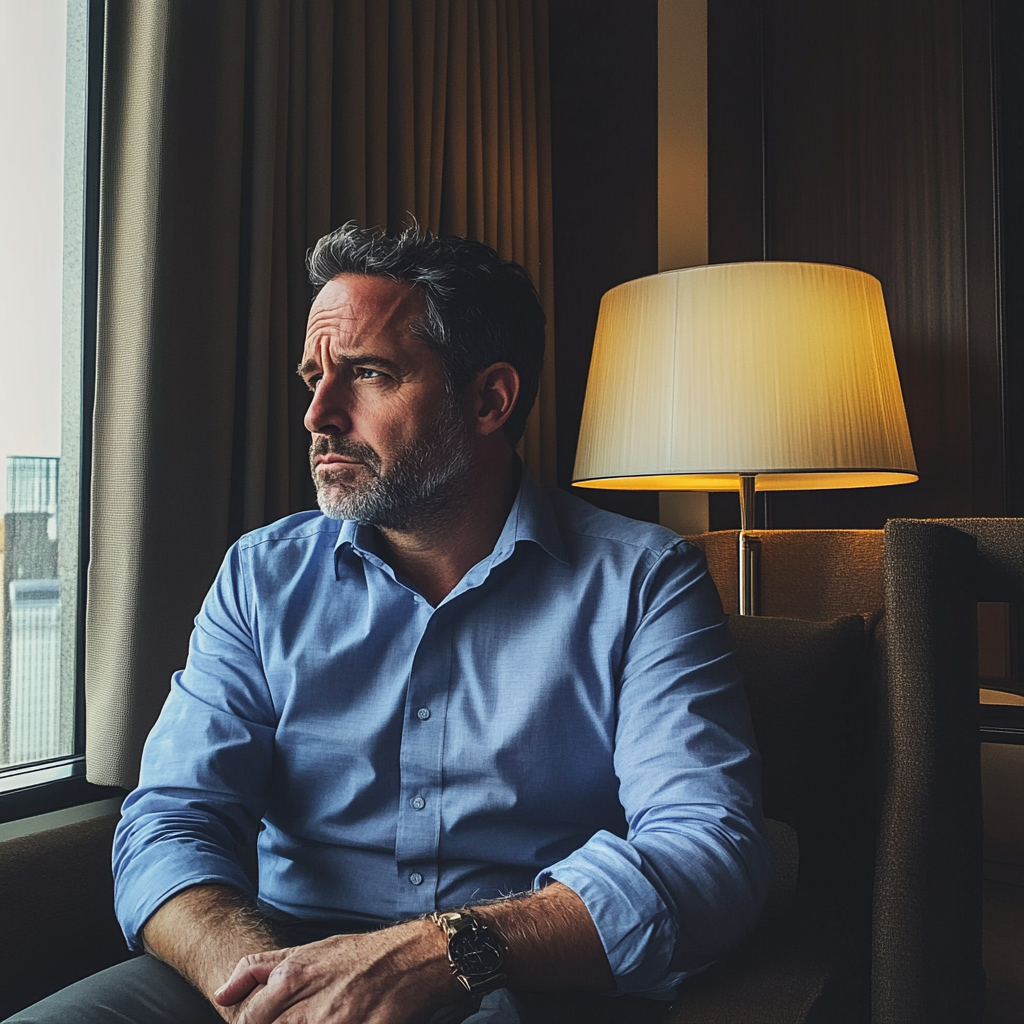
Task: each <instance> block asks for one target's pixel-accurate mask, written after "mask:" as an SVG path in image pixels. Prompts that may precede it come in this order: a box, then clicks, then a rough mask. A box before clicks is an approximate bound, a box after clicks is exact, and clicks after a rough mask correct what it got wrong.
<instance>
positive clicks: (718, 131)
mask: <svg viewBox="0 0 1024 1024" xmlns="http://www.w3.org/2000/svg"><path fill="white" fill-rule="evenodd" d="M991 28H992V26H991V10H990V4H989V2H988V0H905V2H901V3H891V2H889V0H835V2H830V3H827V4H823V3H820V2H819V0H716V3H714V4H709V14H708V47H709V54H708V65H709V71H708V74H709V89H708V93H709V97H708V103H709V141H708V146H709V166H710V174H709V179H710V180H709V258H710V261H711V262H713V263H721V262H730V261H733V260H747V259H761V258H768V259H776V260H807V261H815V262H823V263H838V264H842V265H846V266H852V267H857V268H859V269H861V270H865V271H867V272H868V273H871V274H874V275H875V276H876V277H878V278H879V279H880V281H881V282H882V288H883V292H884V294H885V299H886V305H887V308H888V312H889V320H890V326H891V329H892V334H893V344H894V347H895V351H896V361H897V364H898V366H899V371H900V378H901V381H902V385H903V393H904V399H905V402H906V406H907V415H908V419H909V421H910V430H911V435H912V437H913V441H914V448H915V451H916V454H917V460H918V468H919V471H920V474H921V480H920V481H919V482H918V483H916V484H911V485H906V486H898V487H885V488H871V489H860V490H852V491H822V492H790V493H779V494H774V495H772V496H771V499H770V502H771V504H770V525H772V526H774V527H776V528H799V527H880V526H882V525H883V524H884V522H885V520H886V519H887V518H890V517H893V516H920V517H929V516H969V515H1001V514H1004V513H1005V512H1006V511H1007V508H1008V500H1007V483H1008V478H1009V476H1010V475H1011V467H1010V465H1009V461H1008V460H1009V454H1008V450H1007V443H1006V440H1005V436H1006V418H1007V414H1008V407H1009V405H1011V404H1013V403H1019V401H1020V399H1019V398H1018V397H1017V395H1016V393H1015V392H1014V391H1013V389H1012V388H1011V386H1010V381H1009V380H1008V379H1007V377H1006V373H1005V370H1006V367H1005V358H1004V357H1005V352H1004V344H1003V337H1002V335H1001V330H1000V328H1001V315H1000V314H1001V306H1000V292H999V287H998V284H999V280H1000V278H999V273H998V271H999V262H998V249H997V241H998V239H997V231H996V225H997V223H998V221H997V217H996V214H997V212H998V211H997V208H996V193H995V165H994V161H993V153H994V147H993V143H994V120H993V93H994V85H995V84H996V80H995V78H994V76H993V62H992V35H991ZM735 516H736V513H735V499H732V496H714V498H713V502H712V527H713V528H715V527H724V526H727V525H732V523H733V520H734V518H735Z"/></svg>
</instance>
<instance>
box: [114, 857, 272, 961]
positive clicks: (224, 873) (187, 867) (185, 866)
mask: <svg viewBox="0 0 1024 1024" xmlns="http://www.w3.org/2000/svg"><path fill="white" fill-rule="evenodd" d="M114 874H115V896H114V903H115V911H116V913H117V919H118V921H120V923H121V930H122V931H123V932H124V936H125V938H126V939H127V940H128V946H129V947H130V948H131V949H133V950H141V949H142V948H143V945H142V935H141V933H142V928H143V926H144V925H145V923H146V922H147V921H148V920H149V919H150V917H151V916H152V915H153V914H154V913H156V911H157V910H158V909H159V908H160V907H161V906H163V904H164V903H166V902H167V901H168V900H169V899H170V898H171V897H172V896H174V895H176V894H177V893H179V892H181V891H182V890H183V889H188V888H190V887H191V886H193V885H230V886H232V887H233V888H235V889H240V890H241V891H242V892H244V893H246V894H248V895H250V896H254V895H255V894H254V892H253V886H252V882H250V881H249V879H248V877H247V876H246V874H245V872H244V871H243V870H242V867H241V865H240V864H239V863H238V861H236V860H234V859H233V858H231V857H229V856H228V855H227V854H225V853H224V852H223V851H221V850H216V849H214V848H212V847H211V845H210V844H209V843H208V842H202V841H198V840H197V841H194V842H188V841H182V840H174V841H170V842H156V843H152V844H151V845H149V847H148V848H147V849H145V850H138V849H136V850H133V851H132V856H131V859H130V862H129V865H128V870H126V871H124V872H119V871H118V864H117V859H116V858H115V863H114Z"/></svg>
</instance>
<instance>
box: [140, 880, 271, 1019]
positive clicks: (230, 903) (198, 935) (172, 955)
mask: <svg viewBox="0 0 1024 1024" xmlns="http://www.w3.org/2000/svg"><path fill="white" fill-rule="evenodd" d="M142 939H143V943H144V944H145V947H146V951H147V952H149V953H152V954H153V956H155V957H157V958H158V959H160V960H163V961H164V962H165V963H168V964H170V965H171V967H173V968H174V969H175V970H176V971H177V972H178V973H179V974H181V975H182V976H183V977H185V978H187V979H188V980H189V981H190V982H191V983H192V984H193V985H195V987H196V988H198V989H199V991H200V992H202V993H203V994H204V995H205V996H206V997H207V998H208V999H210V998H211V997H212V995H213V993H214V991H215V990H216V989H217V988H219V987H220V986H221V985H222V984H223V983H224V982H225V981H226V980H227V979H228V976H229V975H230V974H231V972H232V971H233V970H234V968H235V965H236V964H237V963H238V961H239V960H240V959H241V958H242V957H243V956H246V955H247V954H249V953H257V952H263V951H265V950H270V949H276V948H277V947H278V946H279V945H280V943H279V942H278V941H277V940H276V939H275V937H274V935H273V933H272V932H271V930H270V928H269V927H268V926H267V925H266V924H265V923H264V922H263V921H262V919H261V918H260V916H259V915H258V914H257V913H256V911H255V910H254V909H253V907H252V905H251V902H250V901H249V900H248V899H247V898H246V897H245V896H244V895H243V894H242V893H241V892H239V891H238V890H237V889H233V888H230V887H229V886H224V885H196V886H193V887H192V888H190V889H183V890H182V891H181V892H179V893H177V894H176V895H174V896H172V897H171V898H170V899H169V900H168V901H167V902H166V903H164V904H163V905H162V906H161V907H160V908H159V909H158V910H157V911H156V912H155V913H154V914H153V916H152V917H150V919H149V920H148V921H147V922H146V925H145V927H144V928H143V930H142Z"/></svg>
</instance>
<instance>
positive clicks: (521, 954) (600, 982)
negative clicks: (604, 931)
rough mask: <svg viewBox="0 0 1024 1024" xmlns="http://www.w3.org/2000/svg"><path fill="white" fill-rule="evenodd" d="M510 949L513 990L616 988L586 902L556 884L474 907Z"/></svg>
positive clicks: (508, 972) (509, 975) (507, 956)
mask: <svg viewBox="0 0 1024 1024" xmlns="http://www.w3.org/2000/svg"><path fill="white" fill-rule="evenodd" d="M473 910H474V913H476V914H477V916H479V917H480V918H481V919H482V920H483V921H484V922H485V923H486V924H488V925H490V926H492V927H493V928H494V930H495V931H496V932H498V934H499V935H500V936H501V937H502V939H503V940H504V942H505V945H506V947H507V952H506V954H505V975H506V977H507V978H508V985H509V988H514V989H515V988H519V989H534V990H545V989H599V990H600V989H611V988H613V987H614V984H615V980H614V978H613V976H612V972H611V968H610V967H609V966H608V958H607V956H606V955H605V951H604V947H603V946H602V945H601V939H600V936H599V935H598V933H597V928H596V927H595V926H594V922H593V919H592V918H591V916H590V913H589V911H588V910H587V908H586V906H585V904H584V903H583V900H581V899H580V898H579V896H577V895H576V893H574V892H573V891H572V889H570V888H569V887H568V886H565V885H562V884H561V883H560V882H554V883H552V884H551V885H549V886H547V887H546V888H544V889H540V890H539V891H537V892H533V893H530V894H529V895H527V896H523V897H521V898H517V899H510V900H504V901H501V902H496V903H489V904H485V905H483V906H479V907H474V908H473Z"/></svg>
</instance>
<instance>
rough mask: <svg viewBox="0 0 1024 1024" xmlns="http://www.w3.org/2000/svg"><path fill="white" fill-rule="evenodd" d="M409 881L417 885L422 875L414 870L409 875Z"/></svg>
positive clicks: (421, 879)
mask: <svg viewBox="0 0 1024 1024" xmlns="http://www.w3.org/2000/svg"><path fill="white" fill-rule="evenodd" d="M409 881H410V882H412V884H413V885H419V884H420V883H421V882H422V881H423V876H422V875H421V874H420V873H419V872H418V871H414V872H413V873H412V874H411V875H410V876H409Z"/></svg>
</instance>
